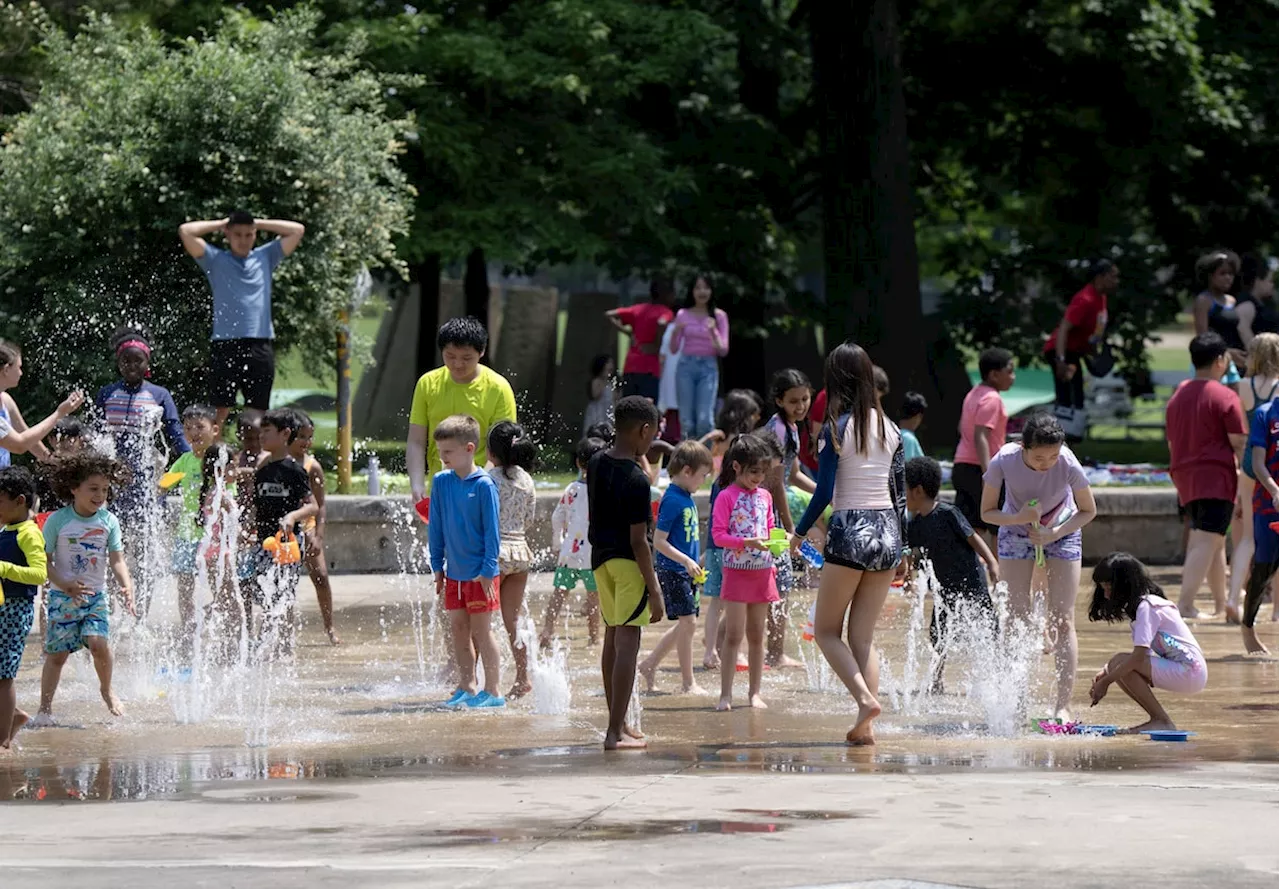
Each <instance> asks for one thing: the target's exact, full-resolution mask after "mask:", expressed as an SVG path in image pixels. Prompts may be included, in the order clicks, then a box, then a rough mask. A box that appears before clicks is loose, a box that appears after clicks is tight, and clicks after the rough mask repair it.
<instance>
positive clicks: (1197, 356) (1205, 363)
mask: <svg viewBox="0 0 1280 889" xmlns="http://www.w3.org/2000/svg"><path fill="white" fill-rule="evenodd" d="M1187 351H1189V352H1190V353H1191V365H1192V367H1194V368H1195V369H1196V370H1203V369H1204V368H1206V367H1212V366H1213V362H1215V361H1217V360H1218V359H1219V358H1221V357H1222V356H1223V355H1226V354H1227V341H1226V340H1224V339H1223V338H1222V336H1221V334H1219V333H1217V332H1216V331H1213V330H1206V331H1205V332H1204V333H1198V334H1196V335H1195V336H1194V337H1192V338H1191V345H1190V346H1188V347H1187Z"/></svg>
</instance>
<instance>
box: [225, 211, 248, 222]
mask: <svg viewBox="0 0 1280 889" xmlns="http://www.w3.org/2000/svg"><path fill="white" fill-rule="evenodd" d="M253 224H254V219H253V214H252V213H250V212H249V211H248V210H232V211H231V212H230V213H228V214H227V225H253Z"/></svg>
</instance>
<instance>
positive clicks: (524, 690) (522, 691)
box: [507, 679, 533, 701]
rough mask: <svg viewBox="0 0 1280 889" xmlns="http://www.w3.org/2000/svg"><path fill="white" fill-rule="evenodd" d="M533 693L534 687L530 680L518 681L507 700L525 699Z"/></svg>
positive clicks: (508, 693) (512, 687) (508, 694)
mask: <svg viewBox="0 0 1280 889" xmlns="http://www.w3.org/2000/svg"><path fill="white" fill-rule="evenodd" d="M531 691H533V686H532V685H530V684H529V680H527V679H525V680H520V679H517V680H516V684H515V685H513V686H511V691H509V692H507V700H508V701H514V700H515V699H516V698H523V697H524V696H525V695H527V694H528V693H529V692H531Z"/></svg>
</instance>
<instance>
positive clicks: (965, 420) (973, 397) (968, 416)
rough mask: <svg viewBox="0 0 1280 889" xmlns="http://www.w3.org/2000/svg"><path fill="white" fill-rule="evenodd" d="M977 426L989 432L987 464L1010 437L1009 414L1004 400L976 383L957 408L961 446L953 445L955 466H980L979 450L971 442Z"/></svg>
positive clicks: (986, 387)
mask: <svg viewBox="0 0 1280 889" xmlns="http://www.w3.org/2000/svg"><path fill="white" fill-rule="evenodd" d="M977 426H985V427H986V428H988V429H990V430H991V432H990V434H989V435H987V459H988V460H990V459H991V458H992V457H994V456H995V455H996V452H997V451H999V450H1000V449H1001V448H1002V447H1004V445H1005V439H1006V438H1008V437H1009V413H1008V411H1006V410H1005V407H1004V399H1003V398H1001V397H1000V393H999V392H997V391H996V390H995V389H993V388H992V387H991V386H988V385H987V384H986V383H979V384H978V385H976V386H974V387H973V388H972V389H970V390H969V394H968V395H966V396H965V397H964V403H963V404H962V405H961V406H960V443H959V444H957V445H956V462H957V463H968V464H970V465H972V466H981V465H982V464H981V463H980V462H979V461H978V446H977V444H976V443H975V442H974V440H973V430H974V428H975V427H977Z"/></svg>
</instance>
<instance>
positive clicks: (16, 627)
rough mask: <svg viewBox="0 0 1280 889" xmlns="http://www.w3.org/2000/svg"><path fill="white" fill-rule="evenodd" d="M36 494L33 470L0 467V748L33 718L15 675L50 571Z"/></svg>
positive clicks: (17, 467) (5, 748) (11, 739)
mask: <svg viewBox="0 0 1280 889" xmlns="http://www.w3.org/2000/svg"><path fill="white" fill-rule="evenodd" d="M35 499H36V482H35V479H34V478H32V477H31V473H30V472H28V471H27V470H26V469H25V468H23V467H21V466H9V467H5V468H4V469H0V523H2V524H3V530H0V750H7V749H8V748H9V747H10V745H11V744H12V743H13V736H14V735H16V734H17V733H18V729H20V728H22V726H23V725H25V724H26V722H27V720H28V719H29V718H30V717H29V716H28V715H27V714H26V713H25V712H24V711H22V710H19V709H18V699H17V696H16V693H15V692H14V688H13V680H14V678H15V677H16V676H17V675H18V666H19V665H20V664H21V663H22V650H23V648H24V647H25V646H26V644H27V634H28V633H30V632H31V622H32V620H33V619H34V617H35V601H36V591H37V590H38V589H39V587H40V585H41V584H42V583H44V582H45V581H46V580H47V579H48V577H49V575H48V562H47V559H46V558H45V553H44V535H42V534H41V533H40V529H39V528H37V527H36V523H35V522H33V521H32V520H31V508H32V506H34V505H35Z"/></svg>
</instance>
